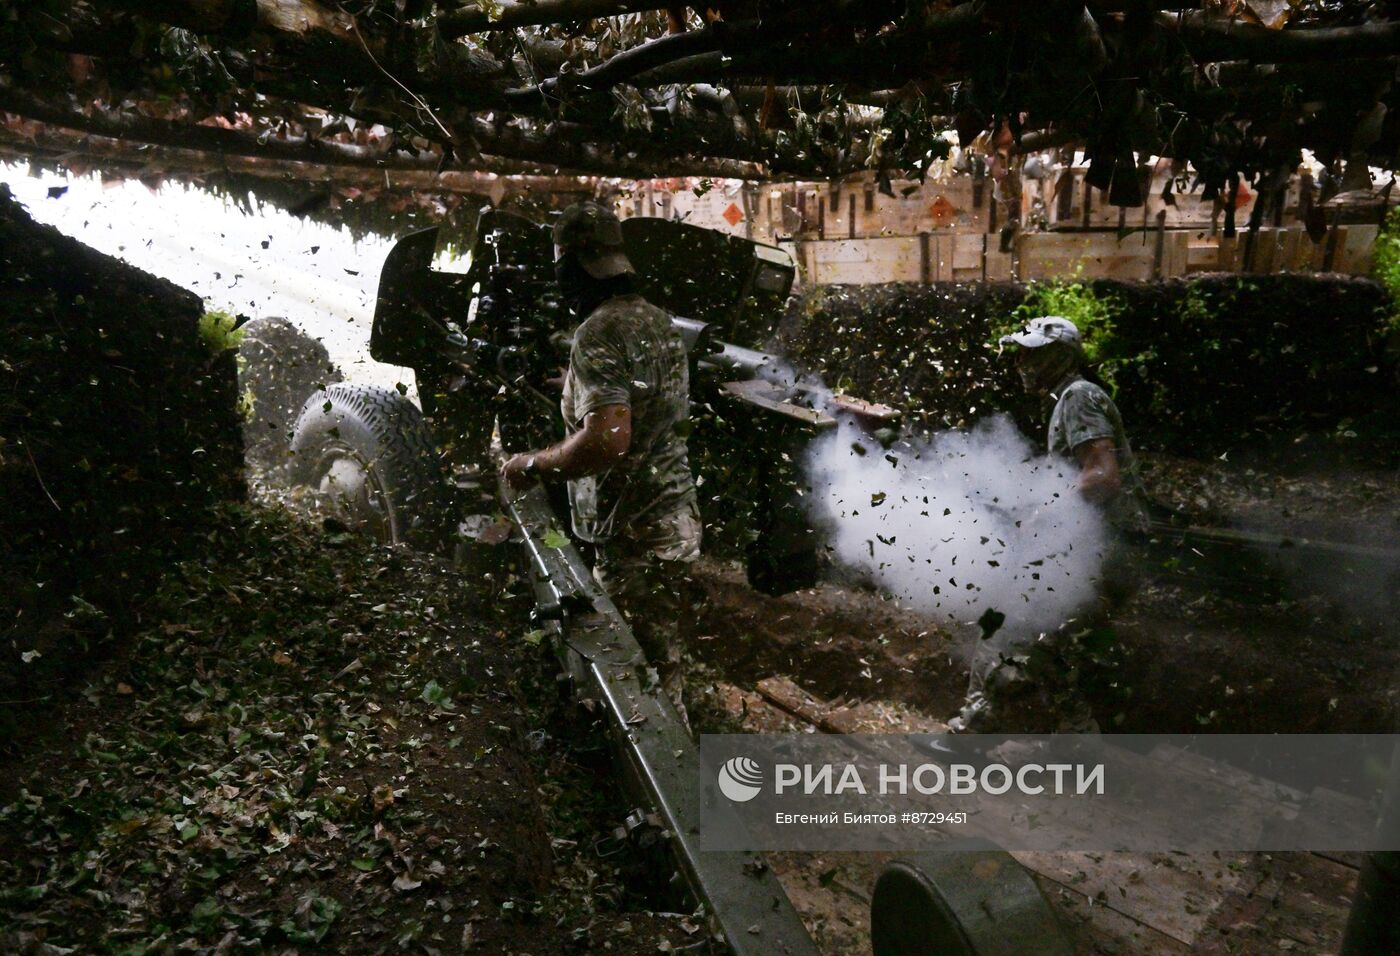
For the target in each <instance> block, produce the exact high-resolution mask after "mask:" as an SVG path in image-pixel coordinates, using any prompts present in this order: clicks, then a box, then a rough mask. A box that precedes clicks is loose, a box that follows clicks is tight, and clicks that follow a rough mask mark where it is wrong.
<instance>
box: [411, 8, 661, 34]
mask: <svg viewBox="0 0 1400 956" xmlns="http://www.w3.org/2000/svg"><path fill="white" fill-rule="evenodd" d="M663 6H665V4H664V3H661V2H660V0H540V2H538V3H510V2H506V3H502V4H501V15H500V16H499V17H497V18H496V19H495V20H492V19H491V18H490V17H489V16H488V15H487V13H486V11H485V10H479V9H476V10H455V11H453V12H451V13H440V14H438V18H437V22H438V29H439V30H441V31H442V35H443V36H445V37H450V38H453V39H455V38H457V37H461V36H466V35H467V34H468V33H482V32H485V31H487V30H509V29H512V28H514V27H525V26H537V25H539V24H544V23H567V22H570V21H573V20H593V19H596V18H598V17H614V16H617V15H619V14H623V13H641V12H642V11H645V10H659V9H661V8H662V7H663Z"/></svg>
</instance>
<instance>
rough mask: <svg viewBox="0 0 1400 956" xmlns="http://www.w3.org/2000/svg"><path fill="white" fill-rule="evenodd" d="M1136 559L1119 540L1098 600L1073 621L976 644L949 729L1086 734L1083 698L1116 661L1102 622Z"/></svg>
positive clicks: (1124, 596) (1127, 590) (1135, 579)
mask: <svg viewBox="0 0 1400 956" xmlns="http://www.w3.org/2000/svg"><path fill="white" fill-rule="evenodd" d="M1140 561H1141V557H1140V556H1139V555H1138V554H1137V553H1136V550H1135V549H1133V548H1131V547H1130V546H1129V545H1128V544H1126V543H1123V542H1115V543H1114V544H1112V545H1111V546H1110V547H1109V548H1108V551H1107V553H1105V555H1104V562H1103V567H1104V571H1103V573H1102V577H1101V580H1100V581H1099V582H1098V591H1099V594H1098V597H1097V599H1096V600H1095V603H1094V604H1092V605H1090V606H1089V607H1086V608H1085V609H1084V610H1083V612H1082V613H1081V614H1080V615H1079V616H1078V617H1076V618H1075V619H1074V620H1072V621H1069V622H1067V623H1065V624H1064V625H1063V626H1061V627H1060V628H1059V629H1057V630H1055V631H1050V632H1046V633H1035V634H1028V633H1025V632H1020V633H1018V632H1015V631H1010V630H1007V631H1002V632H1000V633H997V634H995V635H993V636H992V637H990V638H988V639H987V640H984V641H981V642H980V643H979V645H978V647H977V650H976V652H975V653H974V654H973V658H972V666H971V668H970V669H969V674H968V686H967V699H966V701H965V702H964V704H963V708H962V710H961V711H960V712H959V713H958V715H957V716H956V717H954V718H953V720H952V721H950V722H949V729H951V730H953V731H954V732H957V733H975V734H992V733H1031V734H1035V733H1064V734H1082V733H1094V732H1097V731H1098V729H1099V726H1098V722H1097V721H1096V720H1095V719H1094V715H1093V711H1092V710H1091V709H1090V707H1089V703H1088V700H1087V699H1086V698H1085V696H1084V692H1083V686H1084V684H1085V683H1086V681H1087V679H1088V678H1090V677H1093V678H1096V679H1102V678H1103V677H1104V676H1106V674H1107V672H1108V671H1109V669H1110V668H1111V667H1112V661H1113V660H1114V658H1115V657H1116V655H1117V650H1116V648H1115V647H1114V644H1115V642H1116V640H1117V638H1116V636H1115V634H1114V632H1113V630H1112V627H1111V626H1110V622H1111V621H1112V617H1113V613H1114V612H1115V611H1116V610H1117V609H1118V608H1119V607H1121V606H1122V605H1123V604H1124V603H1126V602H1127V600H1128V599H1129V598H1131V597H1132V595H1133V594H1134V593H1136V591H1137V588H1138V585H1139V583H1140V579H1141V566H1140Z"/></svg>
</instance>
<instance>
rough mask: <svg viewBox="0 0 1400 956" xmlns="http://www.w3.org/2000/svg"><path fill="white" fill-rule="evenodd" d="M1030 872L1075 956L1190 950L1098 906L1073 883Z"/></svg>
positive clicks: (1145, 955)
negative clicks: (1068, 937)
mask: <svg viewBox="0 0 1400 956" xmlns="http://www.w3.org/2000/svg"><path fill="white" fill-rule="evenodd" d="M1031 875H1032V877H1033V878H1034V879H1035V881H1036V883H1037V884H1039V886H1040V891H1041V892H1042V893H1044V894H1045V898H1046V900H1048V901H1049V903H1050V905H1051V907H1053V908H1054V910H1055V912H1056V914H1057V915H1058V916H1059V918H1060V924H1061V925H1062V926H1064V928H1065V931H1066V932H1067V933H1068V934H1069V936H1070V940H1071V941H1072V942H1073V943H1074V950H1075V953H1076V954H1077V956H1182V954H1185V953H1189V952H1191V948H1190V947H1189V946H1187V945H1186V944H1185V943H1183V942H1181V941H1180V940H1177V939H1172V938H1171V937H1170V936H1167V935H1165V934H1163V933H1160V932H1158V931H1157V930H1155V929H1153V928H1152V927H1151V926H1144V925H1143V924H1142V923H1139V922H1138V921H1136V920H1134V919H1133V918H1132V917H1129V916H1124V915H1123V914H1122V913H1120V912H1118V911H1117V910H1115V909H1110V908H1109V907H1107V906H1101V905H1099V904H1098V903H1096V902H1094V900H1093V899H1091V898H1090V897H1088V896H1086V895H1085V894H1083V893H1081V892H1079V891H1078V890H1077V889H1075V888H1073V887H1068V886H1064V885H1063V884H1061V883H1058V882H1056V881H1054V880H1052V879H1050V878H1049V877H1045V876H1041V875H1039V874H1035V873H1032V874H1031Z"/></svg>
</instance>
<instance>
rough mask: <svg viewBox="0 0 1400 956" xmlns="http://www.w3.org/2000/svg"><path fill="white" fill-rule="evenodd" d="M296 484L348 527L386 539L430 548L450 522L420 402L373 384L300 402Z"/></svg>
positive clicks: (444, 484)
mask: <svg viewBox="0 0 1400 956" xmlns="http://www.w3.org/2000/svg"><path fill="white" fill-rule="evenodd" d="M291 451H292V466H291V472H292V476H293V480H294V482H295V483H296V484H299V485H302V486H304V487H306V488H308V489H309V490H310V491H311V493H312V494H313V495H314V496H315V497H316V498H317V500H318V501H320V502H321V503H323V504H324V506H325V507H326V508H327V509H328V510H329V511H330V512H331V514H333V515H334V516H335V517H337V518H339V519H340V520H341V521H343V522H344V523H345V524H346V525H348V526H349V527H350V528H352V529H354V530H356V531H359V532H362V533H364V534H367V535H370V536H371V537H373V538H375V539H376V540H378V541H381V542H384V543H385V544H411V545H415V546H422V547H431V546H433V545H436V544H438V543H440V542H441V541H442V539H443V537H444V536H445V534H446V532H447V530H448V529H449V528H450V527H451V525H452V508H451V496H450V487H449V484H448V479H447V470H446V468H445V466H444V464H443V462H442V459H441V457H440V456H439V454H438V452H437V449H436V447H435V446H434V444H433V440H432V436H431V435H430V434H429V432H428V428H427V424H426V423H425V422H424V420H423V415H422V413H421V412H419V410H418V408H417V406H415V405H414V404H413V403H412V402H410V401H409V400H408V399H407V398H405V397H403V396H402V395H400V394H398V393H397V392H394V391H390V390H389V389H385V388H379V387H376V386H371V385H345V384H338V385H332V386H330V387H329V388H327V389H326V390H325V391H324V392H317V393H316V394H315V395H313V396H312V397H311V398H310V399H308V400H307V402H306V404H305V405H304V406H303V407H302V410H301V415H300V416H299V417H298V418H297V423H296V427H295V429H294V430H293V435H292V444H291Z"/></svg>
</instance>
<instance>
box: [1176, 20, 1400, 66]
mask: <svg viewBox="0 0 1400 956" xmlns="http://www.w3.org/2000/svg"><path fill="white" fill-rule="evenodd" d="M1155 22H1156V23H1157V25H1158V27H1160V28H1161V29H1163V30H1166V31H1170V32H1171V33H1174V34H1176V35H1177V36H1179V37H1180V38H1181V42H1182V43H1183V44H1185V46H1186V49H1187V50H1188V51H1190V53H1191V55H1192V56H1193V57H1194V58H1195V59H1196V60H1197V61H1201V62H1208V61H1217V60H1255V61H1257V62H1261V63H1285V62H1290V61H1300V60H1331V59H1341V58H1345V57H1373V56H1394V55H1396V54H1400V22H1385V23H1363V24H1359V25H1358V26H1352V27H1297V28H1294V29H1291V30H1290V29H1283V30H1271V29H1269V28H1268V27H1263V26H1257V25H1255V24H1251V23H1243V22H1241V21H1239V20H1226V19H1223V18H1221V17H1218V16H1211V15H1209V14H1207V13H1205V12H1203V11H1192V12H1189V13H1158V14H1156V15H1155Z"/></svg>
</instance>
